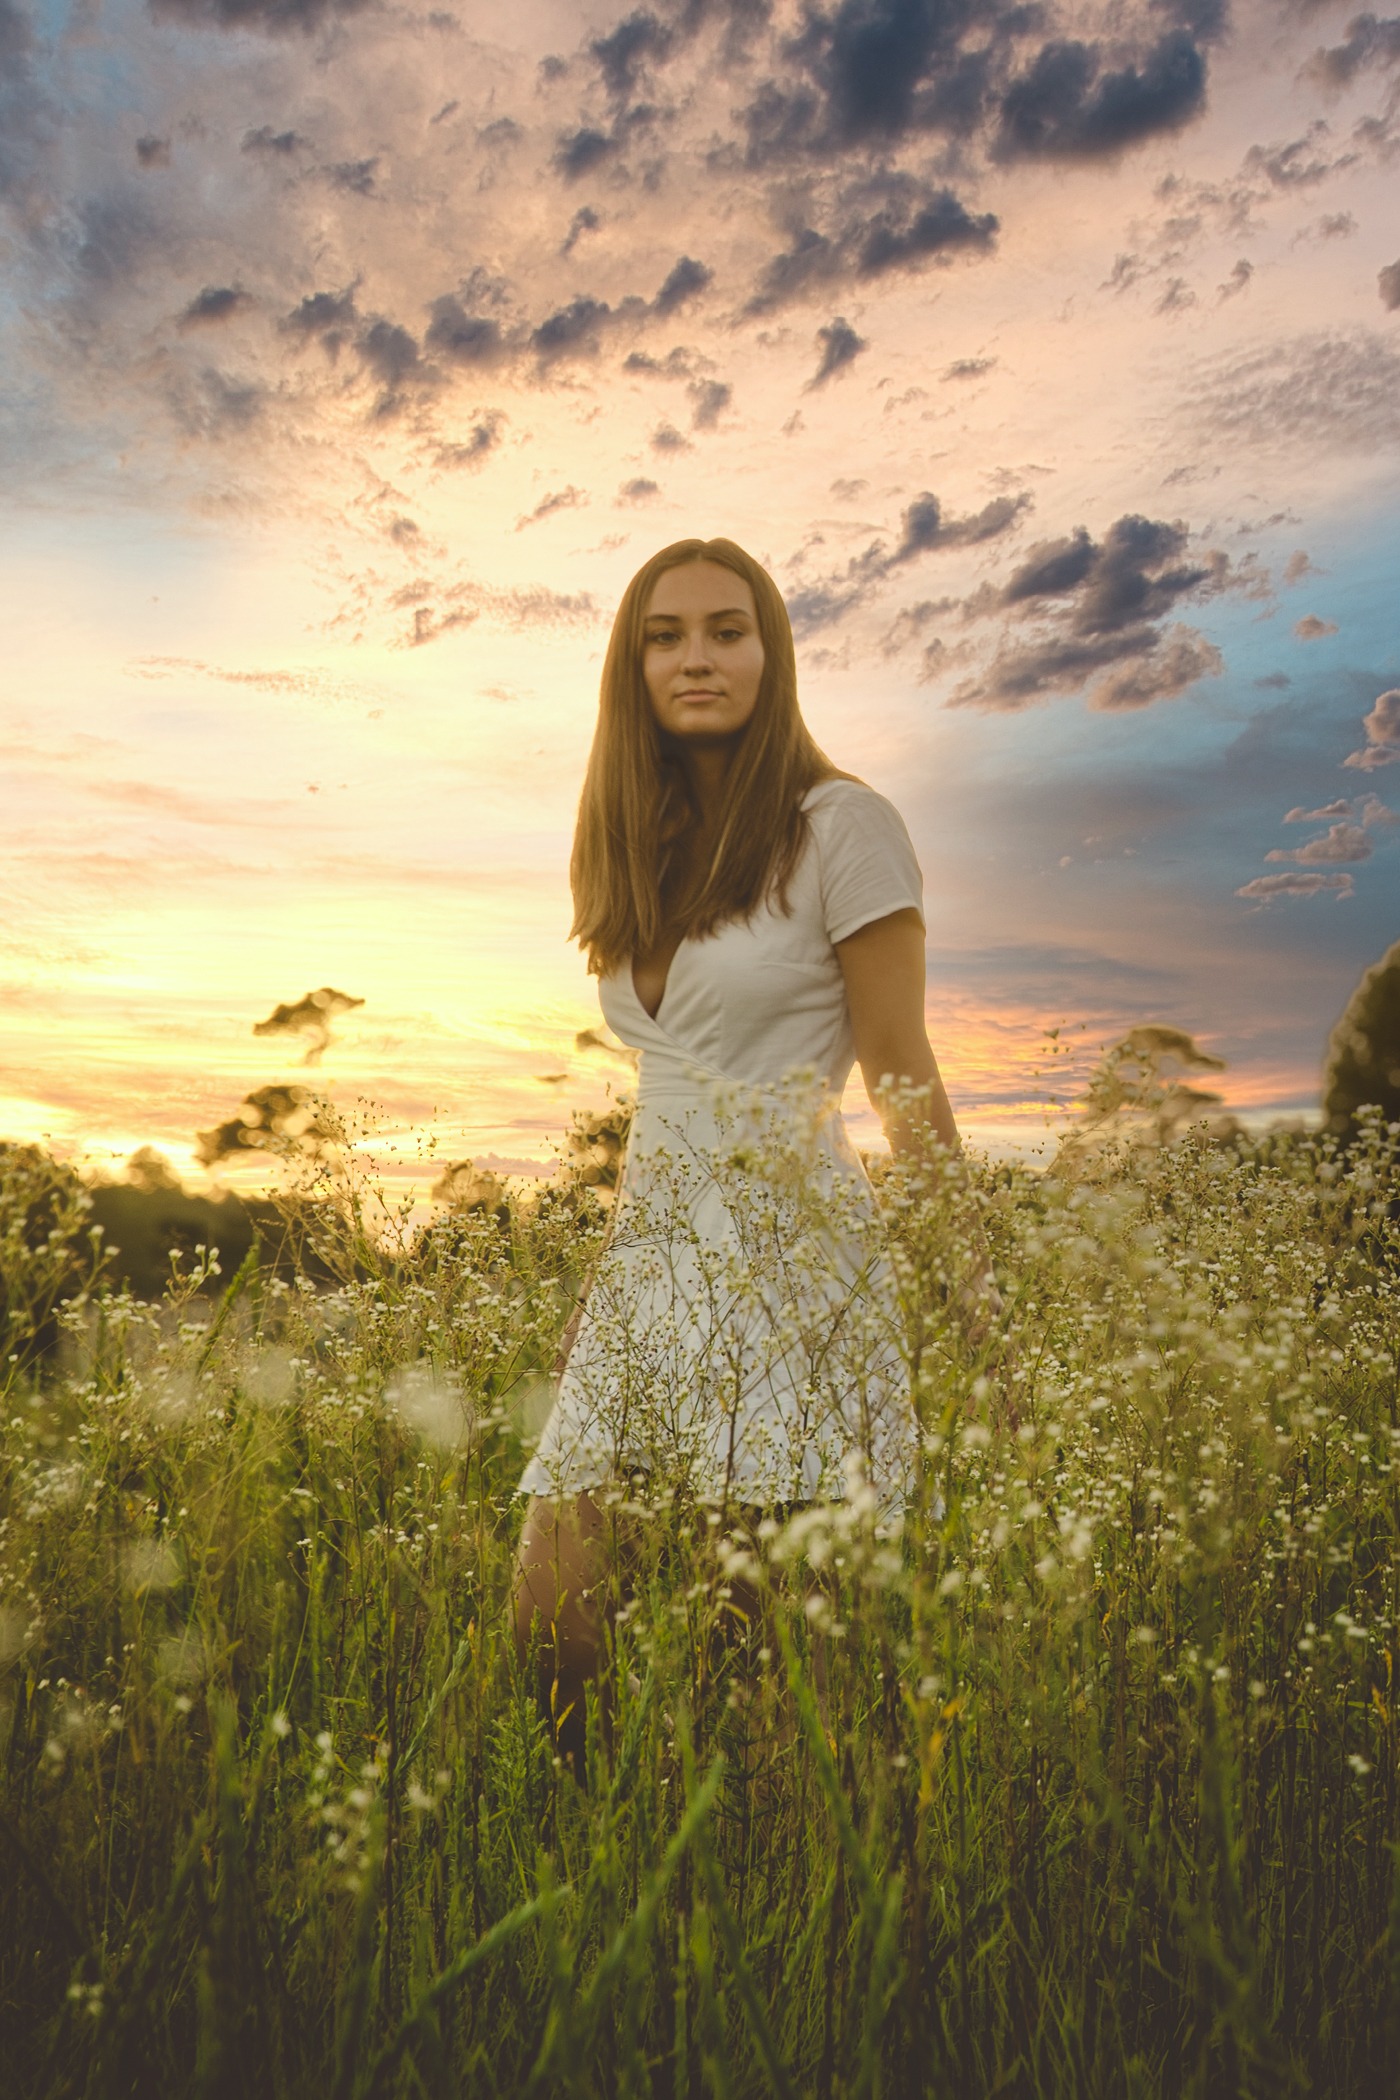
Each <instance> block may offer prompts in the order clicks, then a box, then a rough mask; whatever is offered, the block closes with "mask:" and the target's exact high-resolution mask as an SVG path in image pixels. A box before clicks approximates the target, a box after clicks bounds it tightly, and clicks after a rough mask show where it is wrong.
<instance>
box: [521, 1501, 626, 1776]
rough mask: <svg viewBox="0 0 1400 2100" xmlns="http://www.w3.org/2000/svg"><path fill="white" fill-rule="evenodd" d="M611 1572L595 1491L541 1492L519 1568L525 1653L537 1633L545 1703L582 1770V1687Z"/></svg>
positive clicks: (594, 1661) (598, 1649) (599, 1637)
mask: <svg viewBox="0 0 1400 2100" xmlns="http://www.w3.org/2000/svg"><path fill="white" fill-rule="evenodd" d="M607 1574H608V1555H607V1543H606V1533H605V1527H604V1521H603V1514H602V1511H601V1510H600V1509H599V1508H598V1505H597V1503H596V1502H595V1501H594V1500H593V1498H592V1496H591V1495H577V1496H575V1497H573V1498H572V1499H571V1500H569V1501H560V1502H555V1501H551V1500H549V1499H547V1498H546V1497H544V1496H538V1495H537V1496H536V1497H535V1498H534V1499H533V1500H532V1501H531V1503H530V1506H529V1508H528V1509H527V1510H526V1512H525V1526H524V1529H523V1530H522V1532H521V1534H520V1549H519V1552H518V1554H517V1556H516V1572H515V1591H514V1603H515V1640H516V1647H517V1649H518V1651H519V1654H520V1659H521V1661H522V1662H523V1661H525V1660H526V1659H527V1658H528V1656H529V1653H530V1647H531V1642H532V1640H535V1641H537V1643H538V1646H537V1648H536V1655H537V1660H538V1664H539V1692H540V1703H541V1705H542V1706H543V1707H544V1710H545V1712H546V1714H547V1715H548V1717H549V1723H550V1727H551V1729H552V1730H553V1732H554V1738H555V1741H556V1742H557V1743H558V1745H559V1748H560V1751H561V1752H562V1754H563V1755H564V1756H565V1757H566V1758H567V1759H568V1760H569V1763H570V1765H571V1767H572V1769H573V1772H574V1776H575V1777H576V1778H577V1779H580V1780H581V1779H582V1778H583V1776H584V1745H585V1714H584V1690H585V1687H586V1686H587V1684H588V1683H589V1681H590V1680H591V1679H592V1678H595V1677H596V1676H597V1674H598V1669H599V1665H600V1663H601V1661H602V1654H603V1612H602V1598H601V1595H600V1592H601V1590H602V1587H603V1584H604V1581H605V1579H606V1577H607Z"/></svg>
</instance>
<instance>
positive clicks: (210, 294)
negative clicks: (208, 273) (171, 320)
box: [175, 284, 253, 334]
mask: <svg viewBox="0 0 1400 2100" xmlns="http://www.w3.org/2000/svg"><path fill="white" fill-rule="evenodd" d="M252 303H253V302H252V300H251V299H250V298H249V297H248V294H247V293H246V292H245V291H243V290H242V289H241V288H240V287H239V286H238V285H236V284H206V285H205V287H204V289H203V291H202V292H196V293H195V296H194V297H193V299H191V301H190V303H189V305H188V306H187V307H186V308H185V309H184V312H183V313H182V314H181V315H180V318H179V320H178V321H177V322H176V323H175V325H176V327H177V328H178V329H179V330H180V332H181V333H182V334H184V333H185V332H186V331H187V330H189V329H191V328H209V327H217V326H218V324H219V323H220V322H222V321H231V320H232V319H233V316H234V315H235V314H236V313H241V312H242V311H243V309H244V308H245V307H248V306H251V305H252Z"/></svg>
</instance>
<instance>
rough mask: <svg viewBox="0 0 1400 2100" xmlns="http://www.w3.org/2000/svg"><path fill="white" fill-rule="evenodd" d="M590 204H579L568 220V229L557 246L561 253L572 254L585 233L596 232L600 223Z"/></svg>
mask: <svg viewBox="0 0 1400 2100" xmlns="http://www.w3.org/2000/svg"><path fill="white" fill-rule="evenodd" d="M602 223H603V222H602V220H601V219H600V218H599V217H598V214H597V212H596V211H594V209H593V206H592V205H591V204H581V205H580V206H579V208H578V210H577V211H576V212H575V213H574V215H573V217H572V219H570V221H569V230H568V232H567V233H566V234H565V236H564V238H563V240H562V242H561V243H560V246H559V253H560V254H561V255H572V254H573V252H574V250H575V248H576V247H577V246H578V244H579V242H580V240H581V239H582V238H583V236H584V234H586V233H596V232H597V231H598V228H599V227H600V226H601V225H602Z"/></svg>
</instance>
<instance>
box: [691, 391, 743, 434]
mask: <svg viewBox="0 0 1400 2100" xmlns="http://www.w3.org/2000/svg"><path fill="white" fill-rule="evenodd" d="M686 392H687V393H688V394H689V395H690V402H691V410H690V423H691V428H692V429H693V430H713V429H714V427H715V425H716V424H717V423H718V421H719V419H720V417H721V416H722V415H723V413H724V411H725V409H726V408H728V406H729V403H730V401H731V399H732V398H733V394H734V389H733V387H731V386H727V385H726V384H725V382H724V381H723V380H722V379H693V380H692V381H691V383H690V385H689V386H688V387H687V388H686Z"/></svg>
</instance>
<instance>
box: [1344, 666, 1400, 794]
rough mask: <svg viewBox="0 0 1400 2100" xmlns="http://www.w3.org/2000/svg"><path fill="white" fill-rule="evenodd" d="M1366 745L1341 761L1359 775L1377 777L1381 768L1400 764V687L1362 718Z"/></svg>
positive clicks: (1382, 697) (1382, 695) (1388, 694)
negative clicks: (1360, 773)
mask: <svg viewBox="0 0 1400 2100" xmlns="http://www.w3.org/2000/svg"><path fill="white" fill-rule="evenodd" d="M1361 727H1362V728H1363V729H1364V730H1365V732H1366V741H1365V743H1364V744H1363V745H1362V746H1361V749H1360V750H1359V751H1353V752H1352V753H1351V754H1350V755H1349V756H1348V757H1347V758H1344V759H1343V760H1342V764H1343V765H1344V766H1355V767H1356V768H1357V770H1358V771H1359V772H1362V773H1374V772H1375V771H1376V769H1377V767H1378V766H1393V765H1396V764H1400V685H1397V686H1392V687H1391V690H1390V691H1389V692H1388V693H1382V694H1381V696H1380V698H1379V699H1378V700H1377V702H1376V704H1375V706H1374V707H1373V708H1372V709H1371V712H1370V714H1369V715H1363V716H1362V718H1361Z"/></svg>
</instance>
